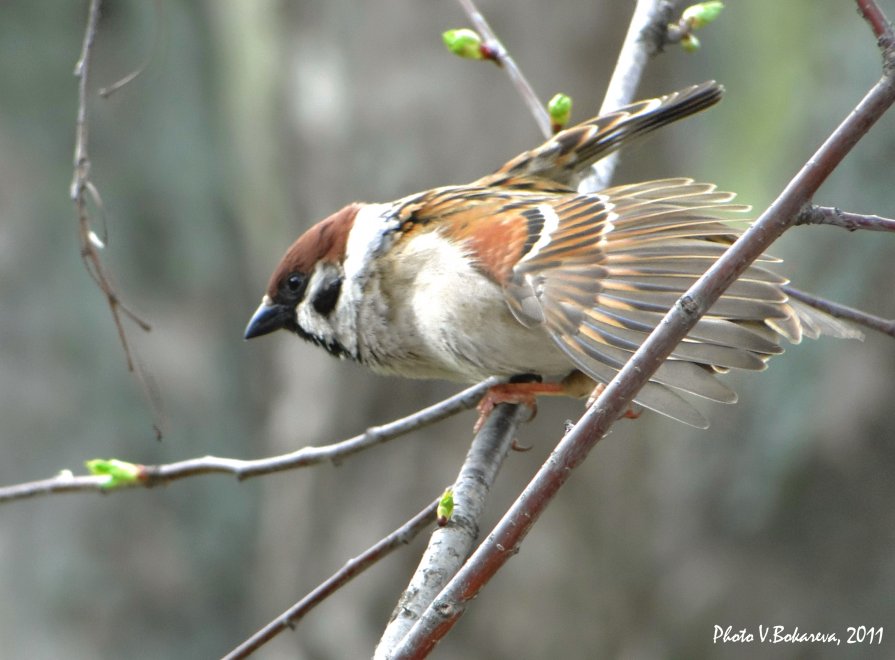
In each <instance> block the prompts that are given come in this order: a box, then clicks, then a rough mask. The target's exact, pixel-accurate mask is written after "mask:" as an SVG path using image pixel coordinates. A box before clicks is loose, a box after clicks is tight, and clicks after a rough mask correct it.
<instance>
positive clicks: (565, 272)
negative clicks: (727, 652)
mask: <svg viewBox="0 0 895 660" xmlns="http://www.w3.org/2000/svg"><path fill="white" fill-rule="evenodd" d="M722 94H723V87H722V86H721V85H720V84H718V83H717V82H715V81H711V80H710V81H707V82H704V83H701V84H698V85H693V86H690V87H688V88H685V89H682V90H679V91H676V92H673V93H670V94H667V95H665V96H661V97H658V98H652V99H648V100H643V101H638V102H635V103H632V104H630V105H627V106H625V107H622V108H620V109H619V110H616V111H613V112H609V113H606V114H603V115H600V116H597V117H594V118H592V119H590V120H588V121H585V122H583V123H581V124H578V125H576V126H573V127H571V128H568V129H566V130H562V131H560V132H558V133H556V134H555V135H553V136H552V137H550V138H549V139H547V141H546V142H544V143H543V144H541V145H540V146H538V147H536V148H534V149H532V150H530V151H526V152H524V153H522V154H520V155H518V156H516V157H515V158H513V159H511V160H510V161H508V162H507V163H506V164H505V165H503V166H502V167H500V168H499V169H497V170H496V171H494V172H493V173H491V174H488V175H486V176H484V177H482V178H480V179H478V180H476V181H474V182H472V183H469V184H466V185H449V186H442V187H438V188H433V189H431V190H426V191H424V192H419V193H415V194H412V195H409V196H406V197H403V198H401V199H398V200H396V201H391V202H385V203H362V202H353V203H351V204H348V205H347V206H345V207H343V208H342V209H340V210H339V211H336V212H335V213H333V214H332V215H330V216H329V217H327V218H325V219H324V220H322V221H320V222H318V223H317V224H315V225H313V226H311V227H310V228H309V229H308V230H307V231H305V232H304V233H303V234H302V235H301V236H300V237H299V238H298V239H297V240H296V241H295V242H294V243H293V244H292V245H291V246H290V247H289V248H288V250H287V251H286V253H285V255H284V256H283V257H282V259H281V260H280V261H279V263H278V264H277V265H276V267H275V269H274V270H273V274H272V275H271V277H270V279H269V282H268V285H267V289H266V291H265V293H264V296H263V298H262V301H261V304H260V306H259V307H258V309H257V310H256V311H255V313H254V314H253V316H252V317H251V320H250V321H249V323H248V326H247V327H246V330H245V333H244V336H245V338H246V339H251V338H254V337H259V336H262V335H267V334H269V333H271V332H274V331H276V330H280V329H285V330H287V331H290V332H292V333H294V334H296V335H298V336H299V337H301V338H302V339H305V340H307V341H310V342H312V343H314V344H316V345H318V346H320V347H322V348H324V349H325V350H326V351H328V352H329V353H331V354H332V355H334V356H337V357H339V358H346V359H350V360H354V361H356V362H358V363H360V364H363V365H366V366H368V367H369V368H371V369H372V370H373V371H374V372H377V373H379V374H383V375H390V376H398V377H404V378H424V379H443V380H449V381H455V382H464V383H471V382H478V381H480V380H483V379H485V378H488V377H493V376H496V377H499V378H501V379H503V382H501V383H500V384H498V385H495V386H494V387H492V388H491V389H490V390H489V392H488V394H487V395H486V397H485V398H484V399H483V400H482V403H481V404H480V412H481V415H482V416H481V417H480V422H481V420H482V418H484V417H485V416H487V413H488V411H490V410H491V408H493V406H494V405H495V404H496V403H500V402H512V403H525V404H527V405H529V406H530V407H531V408H532V409H533V410H534V409H535V400H536V397H537V396H541V395H564V396H572V397H585V396H588V395H590V397H591V400H592V399H593V397H594V396H595V393H596V392H599V390H600V388H601V387H603V386H604V385H605V384H606V383H608V382H609V381H610V380H611V379H612V377H613V376H614V375H615V374H616V373H617V372H618V370H619V369H620V368H621V367H622V366H623V365H624V363H625V362H626V361H627V360H628V358H629V357H630V356H631V355H632V354H633V352H634V351H635V350H636V349H637V348H638V347H639V346H640V345H641V343H643V341H644V340H645V339H646V337H647V336H648V335H649V333H650V332H651V331H652V330H653V329H654V328H655V327H656V325H657V324H658V323H659V322H660V320H661V319H662V317H663V316H664V315H665V313H666V312H667V311H668V309H669V308H670V307H671V306H672V305H673V304H674V303H675V301H676V300H677V299H678V298H679V297H680V296H681V295H682V294H683V293H684V292H685V291H686V290H687V289H688V288H689V287H690V285H692V284H693V283H694V282H695V281H696V279H697V278H698V277H699V276H700V275H702V274H703V273H704V272H705V271H706V270H707V269H708V268H709V267H710V266H711V264H712V263H713V262H714V261H715V260H716V259H718V257H719V256H720V255H721V254H722V253H723V252H724V251H725V250H726V249H727V247H728V246H729V245H731V244H732V243H733V241H734V240H735V239H736V238H737V237H738V236H739V235H740V234H741V233H742V231H743V230H744V226H743V225H748V221H740V222H735V221H736V220H737V219H738V218H742V215H743V214H744V213H745V212H747V211H748V210H749V207H748V206H745V205H742V204H738V203H735V202H734V201H733V200H734V197H735V195H734V194H733V193H730V192H723V191H720V190H718V189H717V188H716V186H715V185H713V184H710V183H701V182H698V181H695V180H693V179H690V178H682V177H676V178H666V179H658V180H650V181H642V182H637V183H629V184H622V185H617V186H612V187H609V188H605V189H603V190H599V191H596V192H579V190H578V185H579V183H580V182H581V181H582V179H583V178H584V177H585V176H586V175H587V174H588V173H589V171H590V166H591V165H592V164H593V163H595V162H596V161H598V160H600V159H602V158H604V157H605V156H607V155H608V154H610V153H612V152H614V151H616V150H617V149H619V148H620V147H622V146H624V145H627V144H629V143H630V142H632V141H634V140H637V139H639V138H640V137H642V136H643V135H645V134H647V133H650V132H652V131H655V130H656V129H659V128H661V127H663V126H666V125H667V124H670V123H672V122H674V121H677V120H679V119H682V118H684V117H687V116H690V115H692V114H695V113H697V112H699V111H701V110H704V109H706V108H708V107H710V106H712V105H714V104H715V103H717V102H718V101H719V100H720V99H721V97H722ZM777 261H779V260H777V259H774V258H773V257H770V256H767V255H765V256H763V257H762V258H761V259H760V260H759V261H758V262H756V263H754V264H752V265H750V266H749V267H748V268H747V269H746V271H745V272H744V273H743V274H742V275H741V276H740V278H739V279H738V280H737V281H736V282H734V284H733V285H732V286H731V287H730V288H729V289H728V290H727V291H726V292H725V293H724V294H723V295H722V296H721V297H720V299H719V300H718V301H717V302H716V303H715V304H714V305H713V306H712V307H711V308H710V309H709V310H708V313H707V314H706V315H705V316H704V317H703V318H702V319H701V320H700V321H699V322H698V323H697V324H696V325H695V327H694V328H693V329H692V330H691V331H690V333H689V334H688V335H687V337H686V338H685V339H684V340H683V341H682V342H681V343H680V344H679V345H678V346H677V348H675V350H674V351H673V352H672V354H671V357H670V358H669V359H668V360H666V361H665V362H664V363H663V364H662V365H661V366H660V367H659V369H658V370H657V371H656V372H655V374H654V375H653V376H652V379H651V380H650V381H649V382H648V383H647V384H646V385H645V386H644V387H643V389H641V390H640V392H639V393H638V394H637V395H636V396H635V398H634V402H635V403H636V404H637V405H638V406H642V407H644V408H647V409H650V410H653V411H655V412H658V413H660V414H663V415H666V416H668V417H670V418H673V419H675V420H678V421H680V422H683V423H685V424H688V425H690V426H693V427H697V428H707V427H708V421H707V419H706V417H705V416H704V415H703V413H702V412H701V411H700V410H699V407H698V406H696V405H694V404H695V400H694V396H695V397H697V398H703V399H708V400H710V401H716V402H723V403H733V402H735V401H736V399H737V395H736V393H735V392H734V391H733V390H732V389H731V388H730V387H729V386H728V385H727V384H725V383H723V382H722V380H721V379H719V378H718V377H719V376H720V375H722V374H724V373H726V372H728V371H729V370H731V369H744V370H754V371H759V370H763V369H765V368H766V365H767V362H768V360H769V358H770V357H772V356H774V355H777V354H779V353H782V352H783V347H782V346H781V340H783V339H785V340H787V341H789V342H792V343H798V342H799V341H800V340H801V339H802V337H810V338H816V337H818V336H819V335H821V334H826V335H831V336H834V337H857V336H859V335H860V333H859V332H857V331H856V330H854V329H853V328H851V327H850V326H848V325H847V324H845V323H843V322H842V321H840V320H838V319H835V318H833V317H832V316H829V315H827V314H826V313H824V312H821V311H819V310H816V309H813V308H811V307H808V306H807V305H805V304H803V303H801V302H799V301H796V300H792V299H790V298H789V297H788V296H787V295H786V293H785V292H784V286H785V285H786V284H787V283H788V280H787V279H786V278H785V277H783V276H781V275H779V274H777V273H776V272H775V271H774V270H773V268H774V262H777ZM629 415H630V416H635V413H634V411H633V410H632V411H629Z"/></svg>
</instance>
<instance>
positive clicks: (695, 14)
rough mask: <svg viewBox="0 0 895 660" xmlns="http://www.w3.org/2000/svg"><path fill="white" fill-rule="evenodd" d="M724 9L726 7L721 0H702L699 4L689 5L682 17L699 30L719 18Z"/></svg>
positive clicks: (694, 28) (691, 26)
mask: <svg viewBox="0 0 895 660" xmlns="http://www.w3.org/2000/svg"><path fill="white" fill-rule="evenodd" d="M722 9H724V3H723V2H720V0H711V2H700V3H699V4H698V5H691V6H689V7H687V8H686V9H685V10H684V13H683V14H682V15H681V18H682V19H683V21H684V22H685V23H686V24H687V25H689V26H690V28H691V29H693V30H698V29H699V28H701V27H705V26H706V25H708V24H709V23H711V22H712V21H714V20H715V19H716V18H718V15H719V14H720V13H721V10H722Z"/></svg>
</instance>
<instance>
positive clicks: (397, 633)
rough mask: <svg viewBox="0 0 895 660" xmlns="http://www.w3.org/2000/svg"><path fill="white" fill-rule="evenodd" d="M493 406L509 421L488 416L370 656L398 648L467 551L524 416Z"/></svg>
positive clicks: (519, 409) (379, 656)
mask: <svg viewBox="0 0 895 660" xmlns="http://www.w3.org/2000/svg"><path fill="white" fill-rule="evenodd" d="M498 408H502V409H509V411H510V412H509V413H508V417H509V418H508V419H507V418H506V417H507V416H505V415H499V414H493V415H491V416H490V417H489V418H488V421H487V422H486V423H485V426H484V427H483V428H482V430H481V432H479V433H478V435H476V437H475V440H474V441H473V443H472V446H470V448H469V453H468V454H467V456H466V460H464V461H463V467H462V468H461V469H460V474H459V475H458V476H457V480H456V481H455V482H454V485H453V487H452V490H453V497H454V512H453V516H452V517H451V519H450V521H449V522H448V524H447V525H446V526H444V527H439V528H438V529H436V530H435V531H434V532H433V533H432V536H431V537H430V538H429V545H428V547H427V548H426V551H425V552H424V553H423V557H422V559H421V560H420V563H419V565H418V566H417V569H416V571H415V572H414V574H413V576H412V577H411V578H410V583H409V584H408V585H407V588H406V589H404V593H402V594H401V598H400V599H399V600H398V604H397V606H396V607H395V610H394V612H392V616H391V618H390V619H389V623H388V626H386V629H385V631H384V632H383V633H382V637H381V639H380V640H379V644H378V645H377V647H376V652H375V654H374V656H373V657H374V658H376V659H378V660H384V659H385V658H388V657H390V656H391V652H392V651H393V650H394V648H395V647H396V646H397V644H398V643H399V642H400V641H401V639H403V638H404V636H405V635H406V634H407V632H408V631H409V630H410V628H411V627H412V626H413V624H414V623H415V622H416V621H417V620H418V619H419V617H420V616H421V615H422V613H423V612H424V611H425V610H426V607H428V605H429V603H431V602H432V601H433V600H434V598H435V597H436V596H437V595H438V592H440V591H441V589H442V588H443V587H444V586H445V585H446V584H447V583H448V581H449V580H450V579H451V578H452V577H453V576H454V575H455V574H456V572H457V571H458V570H459V569H460V566H462V565H463V562H464V561H466V558H467V557H468V556H469V554H470V553H471V552H472V548H473V546H474V545H475V542H476V540H477V539H478V535H479V521H480V520H481V517H482V515H483V514H484V511H485V503H486V500H487V497H488V493H489V491H490V489H491V486H492V485H493V483H494V480H495V479H496V478H497V473H498V471H499V470H500V466H501V465H502V464H503V461H504V459H505V458H506V455H507V453H508V452H509V450H510V447H511V446H512V444H513V432H512V429H513V428H515V427H516V426H517V425H518V424H520V423H522V422H523V421H525V418H526V417H527V416H528V415H529V411H528V410H527V409H525V408H524V407H522V406H508V405H506V404H501V405H500V406H498ZM496 412H497V411H495V413H496Z"/></svg>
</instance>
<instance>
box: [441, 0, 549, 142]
mask: <svg viewBox="0 0 895 660" xmlns="http://www.w3.org/2000/svg"><path fill="white" fill-rule="evenodd" d="M457 2H459V3H460V6H461V7H462V8H463V11H465V12H466V15H467V17H469V20H470V22H471V23H472V25H473V27H474V28H475V30H476V32H478V33H479V35H480V36H481V37H482V39H483V40H484V44H485V46H486V47H487V48H488V50H489V51H490V52H491V53H492V54H493V56H494V59H495V61H496V62H497V63H498V64H499V65H501V66H502V67H503V68H504V69H506V72H507V75H509V77H510V80H511V81H512V83H513V85H514V86H515V87H516V89H517V90H518V91H519V94H520V95H521V96H522V100H523V101H525V105H527V106H528V109H529V110H530V111H531V114H532V116H534V118H535V122H536V123H537V125H538V129H539V130H540V131H541V133H543V134H544V137H545V138H549V137H550V136H551V135H553V130H552V129H551V122H550V114H549V113H548V112H547V108H546V107H545V106H544V104H543V103H541V100H540V99H539V98H538V95H537V94H536V93H535V91H534V89H533V88H532V86H531V85H530V84H529V82H528V80H527V79H526V78H525V76H523V75H522V72H521V71H520V70H519V67H518V66H516V61H515V60H514V59H513V58H512V57H510V54H509V52H508V51H507V49H506V48H504V46H503V44H502V43H501V41H500V39H498V38H497V35H496V34H495V33H494V30H492V29H491V26H490V25H488V21H486V20H485V17H484V16H482V12H480V11H479V10H478V7H476V6H475V3H474V2H473V0H457Z"/></svg>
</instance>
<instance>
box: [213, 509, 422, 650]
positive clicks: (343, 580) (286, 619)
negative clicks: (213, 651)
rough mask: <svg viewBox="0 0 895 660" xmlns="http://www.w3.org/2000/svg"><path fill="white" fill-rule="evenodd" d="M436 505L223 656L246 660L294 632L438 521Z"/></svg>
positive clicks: (369, 549) (373, 547)
mask: <svg viewBox="0 0 895 660" xmlns="http://www.w3.org/2000/svg"><path fill="white" fill-rule="evenodd" d="M437 506H438V500H435V501H434V502H432V503H431V504H429V505H428V506H427V507H426V508H424V509H423V510H422V511H420V512H419V513H418V514H416V515H415V516H414V517H413V518H411V519H410V520H408V521H407V522H405V523H404V524H403V525H401V526H400V527H398V528H397V529H396V530H395V531H393V532H392V533H391V534H389V535H388V536H386V537H385V538H383V539H380V540H379V541H378V542H376V543H375V544H374V545H372V546H370V547H369V548H367V549H366V550H365V551H364V552H362V553H361V554H359V555H358V556H357V557H354V558H353V559H349V560H348V561H347V562H346V563H345V565H344V566H342V568H340V569H339V570H338V571H336V572H335V573H334V574H333V575H331V576H330V577H329V578H327V579H326V580H324V581H323V582H321V583H320V584H319V585H318V586H317V587H316V588H315V589H314V590H313V591H311V592H310V593H308V594H307V595H306V596H305V597H304V598H302V599H301V600H300V601H298V602H297V603H295V605H293V606H292V607H290V608H289V609H288V610H286V611H285V612H283V613H282V614H281V615H280V616H278V617H277V618H276V619H274V620H273V621H271V622H270V623H268V624H267V625H266V626H264V627H263V628H262V629H261V630H259V631H258V632H256V633H255V634H254V635H252V636H251V637H249V638H248V639H247V640H246V641H244V642H243V643H242V644H240V645H239V646H237V647H236V648H235V649H233V650H232V651H230V653H228V654H227V655H226V656H224V660H238V659H240V658H247V657H248V656H249V655H251V654H252V653H254V652H255V651H257V650H258V649H259V648H261V647H262V646H263V645H264V644H266V643H267V642H269V641H270V640H271V639H273V638H274V637H276V636H277V635H278V634H280V633H281V632H283V631H284V630H285V629H286V628H292V629H294V628H295V624H296V623H298V622H299V620H301V618H302V617H304V615H305V614H307V613H308V612H310V611H311V610H312V609H313V608H314V607H316V606H317V605H319V604H320V603H322V602H323V601H324V600H326V599H327V598H328V597H329V596H331V595H332V594H333V593H335V592H336V591H337V590H339V589H340V588H341V587H343V586H344V585H345V584H347V583H348V582H350V581H351V580H352V579H353V578H355V577H357V576H358V575H360V574H361V573H363V572H364V571H365V570H366V569H368V568H370V567H371V566H372V565H373V564H375V563H377V562H378V561H379V560H381V559H383V558H385V557H386V556H388V555H389V554H391V553H392V552H393V551H394V550H397V549H398V548H399V547H401V546H402V545H407V544H408V543H410V542H411V541H412V540H413V539H414V538H416V536H417V535H418V534H419V533H420V532H422V531H423V530H424V529H426V528H427V527H429V526H430V525H431V524H432V523H433V522H434V521H435V509H436V508H437Z"/></svg>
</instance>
